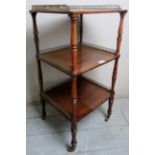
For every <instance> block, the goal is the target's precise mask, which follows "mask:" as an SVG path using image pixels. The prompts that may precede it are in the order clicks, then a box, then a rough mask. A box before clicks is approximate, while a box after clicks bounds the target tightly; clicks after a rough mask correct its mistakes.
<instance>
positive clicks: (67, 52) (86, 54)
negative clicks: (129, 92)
mask: <svg viewBox="0 0 155 155" xmlns="http://www.w3.org/2000/svg"><path fill="white" fill-rule="evenodd" d="M47 51H48V52H47ZM114 52H115V51H114V50H111V49H107V48H99V47H94V46H90V45H86V44H83V45H81V46H79V47H78V57H77V69H76V71H75V74H76V75H79V74H81V73H84V72H87V71H89V70H91V69H93V68H96V67H98V66H100V65H103V64H105V63H107V62H110V61H112V60H114V59H116V58H117V56H116V55H115V54H114ZM39 59H40V60H41V61H43V62H45V63H47V64H49V65H51V66H54V67H55V68H57V69H59V70H61V71H63V72H65V73H67V74H69V75H72V74H73V73H72V66H71V47H70V46H68V47H61V48H60V49H56V50H54V51H53V50H52V49H49V50H46V52H45V53H41V54H39Z"/></svg>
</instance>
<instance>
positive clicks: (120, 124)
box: [27, 99, 129, 155]
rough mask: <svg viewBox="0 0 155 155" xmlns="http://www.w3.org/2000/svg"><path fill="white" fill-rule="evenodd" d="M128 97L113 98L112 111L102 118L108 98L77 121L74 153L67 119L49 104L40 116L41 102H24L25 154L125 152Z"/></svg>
mask: <svg viewBox="0 0 155 155" xmlns="http://www.w3.org/2000/svg"><path fill="white" fill-rule="evenodd" d="M128 104H129V101H128V99H117V100H115V103H114V107H113V114H112V117H111V119H110V120H109V121H108V122H105V121H104V118H105V112H106V109H107V102H106V103H105V104H103V105H102V106H101V107H99V108H98V109H96V110H95V111H93V112H92V113H90V114H89V115H88V116H87V117H85V118H84V119H83V120H81V121H80V122H79V123H78V135H77V140H78V145H77V149H76V151H75V152H73V153H69V152H67V151H66V146H67V145H68V144H70V140H71V135H70V123H69V122H68V121H67V120H66V119H65V118H64V117H63V116H61V115H60V114H59V113H58V112H57V111H56V110H54V109H53V108H52V107H51V106H50V105H47V108H46V109H47V115H48V117H47V119H46V120H45V121H43V120H41V118H40V114H41V106H40V105H39V104H27V155H71V154H73V155H75V154H76V155H128V145H129V144H128V126H129V124H128V123H129V116H128V115H129V107H128Z"/></svg>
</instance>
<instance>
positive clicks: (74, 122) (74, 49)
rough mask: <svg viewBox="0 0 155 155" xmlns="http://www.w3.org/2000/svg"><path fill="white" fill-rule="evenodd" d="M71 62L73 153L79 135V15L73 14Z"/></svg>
mask: <svg viewBox="0 0 155 155" xmlns="http://www.w3.org/2000/svg"><path fill="white" fill-rule="evenodd" d="M70 17H71V45H72V51H71V60H72V83H71V98H72V118H71V133H72V140H71V146H69V148H68V151H70V152H73V151H74V150H75V148H76V145H77V140H76V134H77V118H76V112H77V75H76V71H77V54H78V50H77V18H78V15H76V14H72V15H71V16H70Z"/></svg>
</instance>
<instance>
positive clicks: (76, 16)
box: [30, 10, 127, 151]
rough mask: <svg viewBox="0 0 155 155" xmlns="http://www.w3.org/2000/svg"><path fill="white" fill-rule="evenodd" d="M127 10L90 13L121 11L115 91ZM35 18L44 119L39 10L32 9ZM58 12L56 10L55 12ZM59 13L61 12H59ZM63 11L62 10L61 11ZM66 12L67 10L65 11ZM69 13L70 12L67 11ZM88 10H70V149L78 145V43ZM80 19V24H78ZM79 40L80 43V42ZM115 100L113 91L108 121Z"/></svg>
mask: <svg viewBox="0 0 155 155" xmlns="http://www.w3.org/2000/svg"><path fill="white" fill-rule="evenodd" d="M126 12H127V11H126V10H120V11H116V10H114V11H102V12H101V11H92V12H89V13H119V14H120V24H119V29H118V37H117V46H116V53H115V54H116V56H117V57H116V59H115V64H114V69H113V76H112V84H111V91H112V92H115V83H116V79H117V70H118V61H119V57H120V47H121V41H122V32H123V21H124V17H125V14H126ZM30 13H31V15H32V20H33V33H34V43H35V48H36V59H37V66H38V80H39V86H40V100H41V103H42V119H45V118H46V110H45V101H47V100H46V98H45V97H44V95H43V94H44V88H43V76H42V68H41V62H40V59H39V51H40V49H39V37H38V28H37V23H36V15H37V12H34V11H30ZM53 13H56V12H53ZM58 13H59V12H58ZM61 13H62V12H61ZM64 13H66V12H64ZM67 13H68V12H67ZM87 13H88V12H76V13H74V12H69V13H68V15H69V17H70V19H71V48H72V52H71V60H72V75H71V78H72V79H71V80H72V87H71V97H72V119H71V133H72V140H71V146H70V147H69V148H68V151H74V150H75V148H76V145H77V140H76V134H77V118H76V111H77V110H76V109H77V104H78V100H77V78H78V76H79V75H77V74H76V70H77V52H78V50H77V49H78V44H80V45H81V44H82V42H83V14H87ZM78 21H79V25H78ZM78 27H79V41H78V39H77V38H78V30H77V28H78ZM78 42H79V43H78ZM113 102H114V93H112V95H111V97H110V98H109V108H108V112H107V117H106V121H107V120H108V119H109V118H110V116H111V114H112V105H113Z"/></svg>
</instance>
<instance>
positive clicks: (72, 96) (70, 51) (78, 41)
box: [30, 5, 127, 152]
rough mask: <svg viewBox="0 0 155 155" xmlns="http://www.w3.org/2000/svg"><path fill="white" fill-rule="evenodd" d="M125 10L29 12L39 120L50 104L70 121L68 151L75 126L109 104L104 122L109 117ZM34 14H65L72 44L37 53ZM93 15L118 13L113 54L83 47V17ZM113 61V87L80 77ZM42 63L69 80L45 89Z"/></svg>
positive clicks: (53, 7)
mask: <svg viewBox="0 0 155 155" xmlns="http://www.w3.org/2000/svg"><path fill="white" fill-rule="evenodd" d="M126 12H127V10H123V9H121V8H120V7H119V6H117V5H107V6H67V5H34V6H32V10H31V11H30V13H31V15H32V21H33V33H34V43H35V48H36V59H37V66H38V79H39V86H40V100H41V103H42V119H45V118H46V109H45V108H46V107H45V102H48V103H50V104H51V105H52V106H53V107H55V108H56V109H57V110H58V111H59V112H60V113H61V114H62V115H64V116H65V117H66V118H67V119H68V120H69V121H71V134H72V140H71V145H70V146H69V147H68V151H70V152H72V151H74V150H75V148H76V145H77V139H76V135H77V122H78V121H80V120H81V119H82V118H84V117H85V116H86V115H88V114H89V113H90V112H91V111H93V110H95V109H96V108H97V107H99V106H100V105H101V104H102V103H103V102H105V101H107V100H109V107H108V111H107V117H106V119H105V120H106V121H107V120H109V118H110V116H111V114H112V105H113V102H114V94H115V90H114V89H115V83H116V78H117V70H118V61H119V57H120V46H121V41H122V32H123V22H124V17H125V14H126ZM37 13H59V14H67V15H68V16H69V17H70V19H71V44H70V45H67V46H63V47H60V48H56V49H47V50H44V51H42V50H40V48H39V37H38V28H37V22H36V15H37ZM94 13H119V14H120V24H119V28H118V37H117V46H116V50H111V49H108V48H101V47H98V46H95V45H92V44H88V43H83V15H84V14H94ZM45 51H46V52H45ZM113 60H114V61H115V63H114V69H113V76H112V85H111V88H107V87H105V86H103V85H101V84H98V83H97V82H95V81H93V80H90V79H88V78H86V77H83V76H81V75H82V73H85V72H87V71H89V70H92V69H94V68H96V67H98V66H100V65H103V64H106V63H108V62H110V61H113ZM41 62H44V63H47V64H48V65H51V66H53V67H55V68H57V69H58V70H61V71H63V72H64V73H66V74H68V75H70V77H71V78H70V79H69V80H67V81H65V82H63V83H61V84H59V85H57V86H55V87H53V88H48V89H44V87H43V76H42V67H41Z"/></svg>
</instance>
